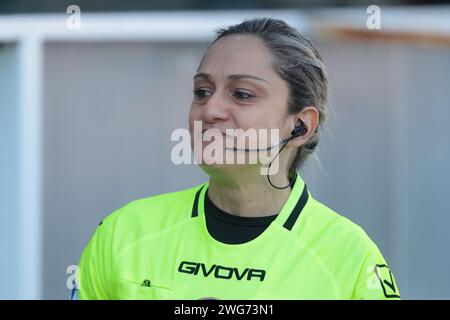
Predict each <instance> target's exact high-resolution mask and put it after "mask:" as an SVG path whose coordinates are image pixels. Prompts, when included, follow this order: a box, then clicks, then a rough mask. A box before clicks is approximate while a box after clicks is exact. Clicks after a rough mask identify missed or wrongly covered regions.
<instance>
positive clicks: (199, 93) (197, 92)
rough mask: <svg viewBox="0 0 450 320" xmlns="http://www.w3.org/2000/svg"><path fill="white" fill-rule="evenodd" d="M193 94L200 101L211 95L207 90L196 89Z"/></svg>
mask: <svg viewBox="0 0 450 320" xmlns="http://www.w3.org/2000/svg"><path fill="white" fill-rule="evenodd" d="M193 92H194V96H195V97H197V98H200V99H202V98H205V97H206V96H208V94H210V92H209V91H208V90H205V89H195V90H193Z"/></svg>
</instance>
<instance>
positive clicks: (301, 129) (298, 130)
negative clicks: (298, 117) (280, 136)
mask: <svg viewBox="0 0 450 320" xmlns="http://www.w3.org/2000/svg"><path fill="white" fill-rule="evenodd" d="M306 132H308V128H306V126H305V124H304V123H303V122H301V123H300V124H299V125H297V126H295V128H294V130H292V132H291V136H292V138H296V137H300V136H303V135H305V134H306Z"/></svg>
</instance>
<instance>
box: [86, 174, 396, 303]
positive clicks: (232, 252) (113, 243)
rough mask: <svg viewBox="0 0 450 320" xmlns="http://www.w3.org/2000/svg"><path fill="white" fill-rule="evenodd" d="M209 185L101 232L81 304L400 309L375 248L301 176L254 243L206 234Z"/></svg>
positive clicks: (89, 255)
mask: <svg viewBox="0 0 450 320" xmlns="http://www.w3.org/2000/svg"><path fill="white" fill-rule="evenodd" d="M207 188H208V182H206V183H204V184H201V185H199V186H196V187H194V188H191V189H187V190H182V191H178V192H173V193H168V194H162V195H158V196H152V197H148V198H144V199H139V200H135V201H132V202H130V203H128V204H127V205H125V206H124V207H122V208H120V209H118V210H116V211H115V212H113V213H112V214H111V215H109V216H108V217H107V218H106V219H104V221H103V222H102V223H101V224H100V225H99V227H98V228H97V230H96V231H95V233H94V236H93V237H92V239H91V240H90V242H89V244H88V246H87V247H86V249H85V250H84V252H83V255H82V257H81V260H80V268H79V271H78V273H77V280H78V288H79V291H78V297H79V299H202V298H215V299H399V298H400V295H399V290H398V288H397V285H396V282H395V278H394V276H393V274H392V272H391V271H390V269H389V267H388V265H387V263H386V261H385V259H384V258H383V256H382V255H381V253H380V251H379V250H378V248H377V246H376V245H375V244H374V243H373V241H372V240H371V239H370V238H369V237H368V235H367V234H366V233H365V232H364V231H363V230H362V229H361V227H359V226H358V225H356V224H354V223H353V222H351V221H350V220H348V219H347V218H345V217H343V216H341V215H339V214H338V213H336V212H334V211H333V210H331V209H330V208H328V207H326V206H325V205H323V204H321V203H320V202H318V201H317V200H315V199H314V198H313V197H312V196H311V194H310V192H309V191H308V189H307V187H306V185H305V183H304V182H303V180H302V179H301V177H300V176H299V175H297V179H296V181H295V183H294V185H293V187H292V190H291V193H290V196H289V198H288V200H287V201H286V203H285V204H284V206H283V208H282V210H281V211H280V213H279V214H278V216H277V217H276V219H275V220H274V221H273V222H272V223H271V224H270V225H269V227H268V228H267V229H266V230H265V231H264V232H263V233H262V234H260V235H259V236H258V237H257V238H255V239H253V240H251V241H248V242H245V243H242V244H225V243H222V242H219V241H217V240H216V239H214V238H213V237H212V236H211V235H210V234H209V233H208V230H207V227H206V223H205V213H204V208H203V204H204V197H205V193H206V190H207Z"/></svg>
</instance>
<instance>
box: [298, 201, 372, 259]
mask: <svg viewBox="0 0 450 320" xmlns="http://www.w3.org/2000/svg"><path fill="white" fill-rule="evenodd" d="M308 205H309V212H308V214H305V216H304V218H305V221H304V224H303V226H305V228H303V230H301V232H300V234H304V235H305V234H306V235H307V236H306V238H305V240H306V241H308V242H319V241H320V242H322V243H324V245H326V246H331V247H336V249H339V250H341V249H346V250H350V251H353V252H354V251H355V250H356V251H359V252H361V253H365V252H367V250H374V249H375V250H376V249H377V246H376V244H375V242H374V241H373V240H372V238H371V237H370V236H369V235H368V233H367V232H366V231H365V230H364V229H363V227H362V226H360V225H359V224H357V223H356V222H354V221H352V220H351V219H349V218H348V217H346V216H345V215H343V214H341V213H340V212H337V211H335V210H334V209H332V208H330V207H328V206H327V205H325V204H324V203H322V202H320V201H318V200H316V199H314V198H311V201H310V203H309V204H308ZM300 225H302V224H300ZM355 253H356V252H355Z"/></svg>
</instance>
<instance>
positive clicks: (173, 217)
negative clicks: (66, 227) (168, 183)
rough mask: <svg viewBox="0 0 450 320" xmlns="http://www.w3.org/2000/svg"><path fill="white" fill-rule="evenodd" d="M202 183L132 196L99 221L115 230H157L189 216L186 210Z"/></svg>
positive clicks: (190, 205) (188, 208) (147, 231)
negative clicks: (171, 190) (135, 197)
mask: <svg viewBox="0 0 450 320" xmlns="http://www.w3.org/2000/svg"><path fill="white" fill-rule="evenodd" d="M203 185H204V184H200V185H196V186H194V187H191V188H187V189H182V190H178V191H173V192H168V193H162V194H157V195H153V196H149V197H144V198H139V199H135V200H132V201H130V202H128V203H127V204H125V205H124V206H122V207H120V208H118V209H116V210H114V211H113V212H112V213H110V214H109V215H107V216H106V217H105V218H104V219H103V221H102V225H104V226H105V227H106V228H114V229H116V230H117V229H125V230H127V231H130V230H136V231H140V230H142V229H145V232H146V233H147V234H148V233H149V232H152V231H157V230H161V228H164V227H168V226H170V225H173V224H176V223H177V222H179V221H181V220H184V219H187V218H189V217H190V216H189V215H187V214H186V213H187V212H188V211H189V210H190V208H191V207H192V204H193V199H194V197H195V194H196V192H197V191H198V190H199V189H200V188H201V187H202V186H203Z"/></svg>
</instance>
